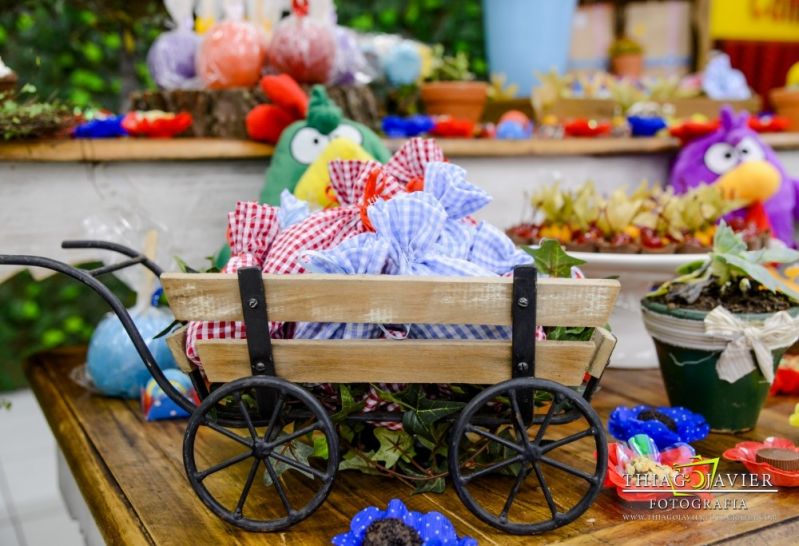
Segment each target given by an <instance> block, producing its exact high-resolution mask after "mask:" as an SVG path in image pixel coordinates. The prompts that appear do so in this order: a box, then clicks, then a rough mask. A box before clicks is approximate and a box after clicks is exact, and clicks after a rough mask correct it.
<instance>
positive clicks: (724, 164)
mask: <svg viewBox="0 0 799 546" xmlns="http://www.w3.org/2000/svg"><path fill="white" fill-rule="evenodd" d="M737 163H738V155H737V154H736V150H735V148H733V147H732V146H730V145H729V144H727V143H726V142H717V143H716V144H714V145H713V146H711V147H710V148H708V149H707V151H706V152H705V166H706V167H707V168H708V169H710V170H711V171H713V172H714V173H716V174H724V173H726V172H727V171H729V170H730V169H732V168H733V167H735V165H736V164H737Z"/></svg>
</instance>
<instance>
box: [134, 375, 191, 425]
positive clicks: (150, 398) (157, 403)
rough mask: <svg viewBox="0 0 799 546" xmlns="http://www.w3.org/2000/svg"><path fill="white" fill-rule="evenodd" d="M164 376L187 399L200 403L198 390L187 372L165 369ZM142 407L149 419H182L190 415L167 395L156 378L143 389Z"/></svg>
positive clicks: (145, 416) (146, 417)
mask: <svg viewBox="0 0 799 546" xmlns="http://www.w3.org/2000/svg"><path fill="white" fill-rule="evenodd" d="M164 376H166V378H167V380H168V381H169V382H170V383H171V384H172V386H173V387H175V389H177V391H178V392H179V393H180V394H182V395H183V396H185V397H186V399H188V400H189V401H191V402H192V403H193V404H195V405H199V403H200V399H199V398H198V397H197V392H196V391H195V390H194V387H193V386H192V384H191V380H190V379H189V377H188V376H187V375H186V374H184V373H183V372H181V371H180V370H175V369H169V370H166V371H164ZM141 408H142V412H143V413H144V418H145V419H146V420H147V421H163V420H166V419H182V418H184V417H188V416H189V414H188V412H186V410H184V409H183V408H181V407H180V406H178V405H177V404H176V403H175V401H174V400H172V399H171V398H170V397H169V396H167V394H166V393H165V392H164V390H163V389H162V388H161V387H160V385H158V383H156V381H155V379H150V380H149V381H148V382H147V387H146V388H144V389H142V390H141Z"/></svg>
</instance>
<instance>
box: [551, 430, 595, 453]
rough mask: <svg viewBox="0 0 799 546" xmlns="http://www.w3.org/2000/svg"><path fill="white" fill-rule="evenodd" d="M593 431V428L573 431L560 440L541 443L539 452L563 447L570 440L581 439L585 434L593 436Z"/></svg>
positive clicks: (570, 441)
mask: <svg viewBox="0 0 799 546" xmlns="http://www.w3.org/2000/svg"><path fill="white" fill-rule="evenodd" d="M595 432H596V430H594V429H593V428H587V429H585V430H582V431H580V432H575V433H574V434H570V435H569V436H566V437H565V438H561V439H560V440H553V441H552V442H550V443H548V444H543V445H542V446H541V453H547V452H549V451H552V450H553V449H557V448H559V447H563V446H565V445H566V444H570V443H572V442H576V441H577V440H582V439H583V438H585V437H587V436H593V435H594V433H595Z"/></svg>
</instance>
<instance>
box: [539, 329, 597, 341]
mask: <svg viewBox="0 0 799 546" xmlns="http://www.w3.org/2000/svg"><path fill="white" fill-rule="evenodd" d="M593 335H594V329H593V328H585V327H580V328H575V327H564V326H556V327H555V328H552V329H551V330H549V331H548V332H547V339H549V340H552V341H588V340H589V339H591V336H593Z"/></svg>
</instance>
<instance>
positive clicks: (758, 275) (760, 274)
mask: <svg viewBox="0 0 799 546" xmlns="http://www.w3.org/2000/svg"><path fill="white" fill-rule="evenodd" d="M721 258H722V259H724V260H725V261H726V262H727V263H728V264H730V265H733V266H735V267H737V268H738V269H740V270H741V271H743V272H744V273H745V274H746V275H747V276H748V277H750V278H751V279H752V280H755V281H757V282H759V283H760V284H762V285H763V286H764V287H766V288H768V289H769V290H771V291H772V292H782V293H783V294H785V295H786V296H788V297H789V298H791V299H792V300H794V301H799V292H796V291H795V290H794V289H793V288H791V287H790V286H788V285H787V284H786V283H784V282H783V281H781V280H779V279H778V278H777V277H775V276H774V275H772V274H771V273H770V272H769V270H768V269H766V267H764V266H762V265H760V264H758V263H754V262H750V261H748V260H747V259H746V258H742V257H740V256H733V255H729V254H728V255H725V256H722V257H721Z"/></svg>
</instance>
